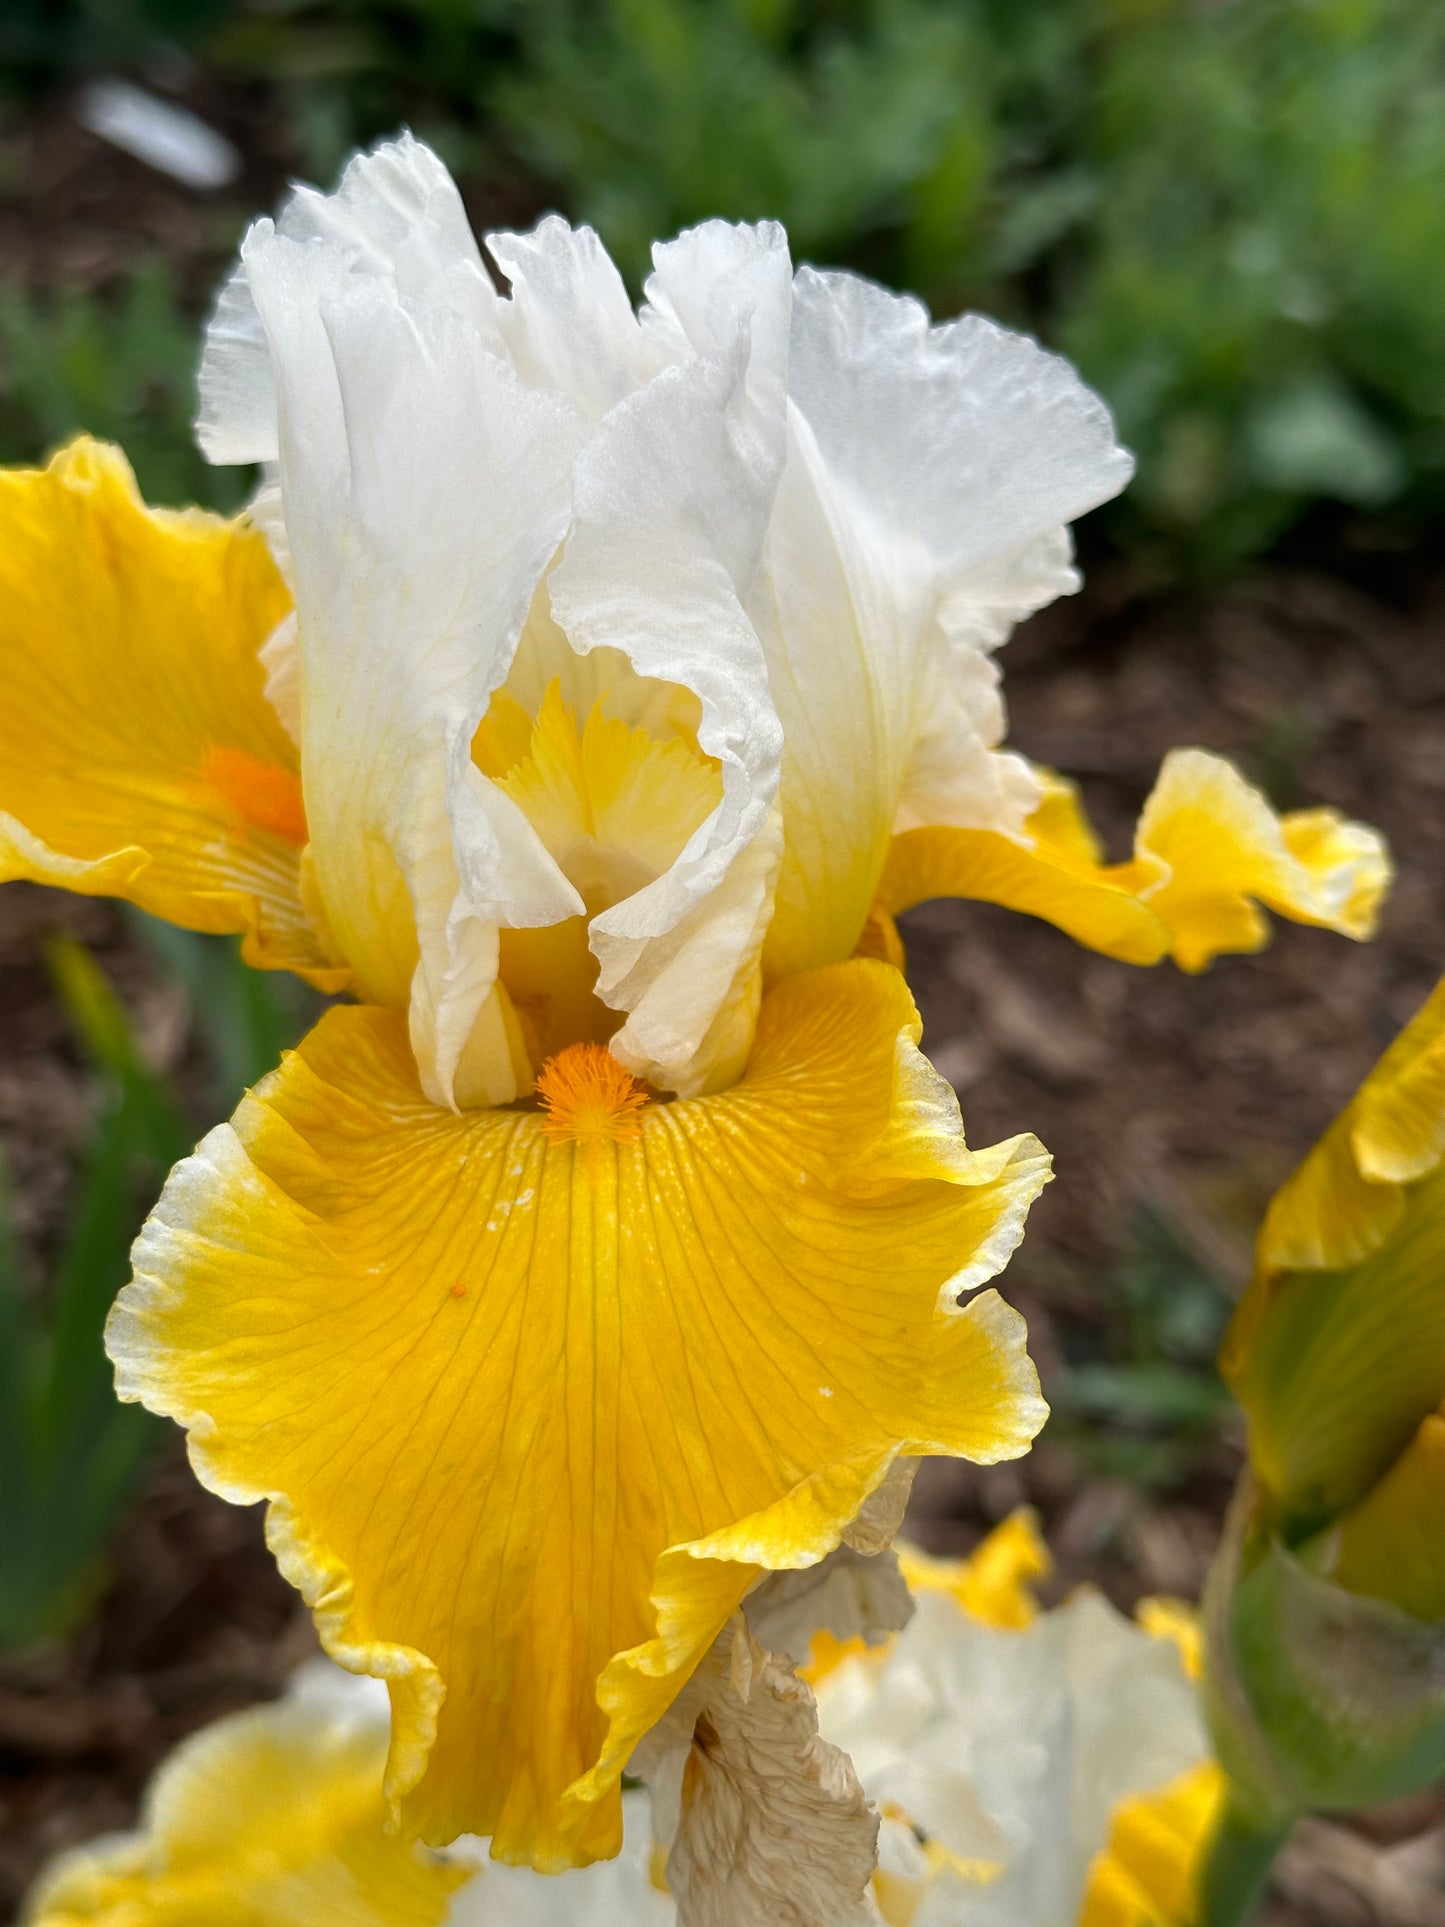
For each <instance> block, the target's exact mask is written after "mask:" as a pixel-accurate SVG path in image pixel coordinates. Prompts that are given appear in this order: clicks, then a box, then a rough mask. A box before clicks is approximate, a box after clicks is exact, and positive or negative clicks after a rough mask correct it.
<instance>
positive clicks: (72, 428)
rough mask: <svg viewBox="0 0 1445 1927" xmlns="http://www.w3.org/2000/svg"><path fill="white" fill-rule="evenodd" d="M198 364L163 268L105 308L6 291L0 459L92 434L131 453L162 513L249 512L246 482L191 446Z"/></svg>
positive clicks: (192, 321) (189, 322)
mask: <svg viewBox="0 0 1445 1927" xmlns="http://www.w3.org/2000/svg"><path fill="white" fill-rule="evenodd" d="M198 353H199V343H198V333H197V322H196V318H195V317H194V316H193V315H190V314H187V313H185V312H184V311H183V309H182V307H181V305H180V303H179V302H178V300H177V297H176V288H175V281H174V278H173V276H172V275H171V273H170V271H169V270H168V268H167V267H166V265H165V263H164V262H159V261H152V262H148V263H142V264H141V265H140V266H138V267H136V268H134V269H133V270H132V271H131V273H130V274H129V275H128V276H127V278H126V279H125V280H124V281H123V282H122V283H121V284H120V286H119V287H116V288H111V289H107V290H106V291H105V292H104V293H103V294H102V295H99V296H96V295H92V294H89V293H87V292H84V291H82V290H79V289H61V290H52V291H48V292H36V291H33V290H31V289H27V288H23V287H19V286H16V285H15V284H14V283H10V284H4V283H0V457H3V459H5V460H7V461H16V462H23V461H35V460H36V459H37V458H38V457H39V456H41V455H42V454H44V453H45V452H47V451H48V450H50V449H52V448H54V447H56V446H57V445H58V444H59V443H61V442H64V441H68V440H69V438H70V437H71V436H72V435H74V434H75V433H76V432H77V431H78V430H80V429H85V430H87V431H88V432H89V433H90V434H92V435H98V436H100V437H102V439H104V440H106V441H113V442H119V443H120V445H121V446H122V447H123V448H124V449H125V451H126V453H127V455H129V457H130V459H131V462H132V464H133V465H134V467H135V471H136V474H137V476H138V477H139V480H140V484H141V489H142V491H143V493H144V494H145V495H146V496H147V497H148V499H150V500H151V501H154V502H168V503H173V504H176V505H180V504H183V503H186V502H200V503H202V504H204V505H205V506H206V507H208V508H215V509H222V510H227V511H231V510H234V509H237V508H239V507H240V505H241V503H242V501H243V500H244V499H245V495H246V488H247V477H246V475H245V474H243V473H241V472H239V471H237V470H236V469H229V468H212V467H211V466H210V465H209V463H207V462H206V461H205V460H203V458H202V456H201V453H200V450H199V449H198V448H197V447H196V446H195V443H194V442H193V440H192V437H191V418H192V416H193V414H194V413H195V367H196V361H197V357H198Z"/></svg>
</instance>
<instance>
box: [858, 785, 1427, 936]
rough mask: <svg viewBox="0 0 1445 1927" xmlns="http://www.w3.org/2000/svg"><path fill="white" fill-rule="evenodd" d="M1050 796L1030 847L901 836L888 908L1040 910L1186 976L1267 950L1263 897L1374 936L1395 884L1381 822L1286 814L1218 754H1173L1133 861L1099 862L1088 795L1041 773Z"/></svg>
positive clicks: (980, 833)
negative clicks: (971, 903)
mask: <svg viewBox="0 0 1445 1927" xmlns="http://www.w3.org/2000/svg"><path fill="white" fill-rule="evenodd" d="M1036 773H1037V775H1038V776H1039V779H1040V781H1041V782H1042V784H1043V786H1044V795H1043V800H1042V801H1041V802H1040V804H1039V806H1038V808H1037V809H1036V810H1035V811H1034V813H1033V815H1032V816H1031V817H1030V818H1029V820H1028V823H1027V824H1026V826H1025V828H1026V831H1027V834H1028V836H1029V838H1030V839H1031V841H1030V844H1029V845H1027V846H1025V845H1024V844H1022V843H1018V842H1015V841H1014V840H1013V839H1012V838H1010V837H1006V836H1002V835H1000V834H999V833H998V832H996V831H993V830H964V829H952V828H931V829H920V830H907V831H905V832H904V833H903V834H902V835H900V836H895V837H894V839H893V842H892V844H891V846H890V848H889V852H888V858H887V862H886V863H885V865H884V870H883V877H882V881H881V883H880V885H879V891H878V909H879V910H881V911H884V912H887V913H888V914H890V915H894V916H896V915H898V914H899V913H900V912H902V911H904V910H907V909H910V908H911V907H912V906H913V905H914V904H916V903H922V902H924V901H926V900H927V899H928V898H929V897H939V896H956V897H971V898H974V899H976V900H978V901H981V902H985V903H1000V904H1003V905H1005V906H1006V907H1007V908H1009V909H1012V910H1021V911H1025V912H1027V913H1028V914H1029V915H1031V916H1036V917H1042V918H1044V919H1045V920H1046V921H1047V922H1049V923H1053V924H1056V925H1057V926H1058V927H1059V929H1061V930H1064V931H1067V932H1068V934H1069V935H1070V936H1071V937H1073V938H1075V939H1076V941H1077V942H1079V943H1082V944H1086V945H1087V946H1088V947H1089V948H1090V949H1092V950H1100V951H1103V952H1104V954H1105V955H1106V956H1111V957H1118V958H1119V959H1121V961H1123V962H1125V963H1137V964H1152V963H1157V962H1159V960H1160V959H1161V958H1163V957H1166V956H1172V957H1173V959H1174V961H1175V962H1176V963H1177V964H1179V966H1180V967H1181V968H1182V969H1184V970H1191V971H1197V970H1202V969H1203V968H1204V967H1205V965H1206V964H1208V963H1209V962H1210V961H1211V960H1212V959H1213V958H1214V957H1217V956H1220V955H1223V954H1225V953H1227V952H1233V951H1252V950H1258V949H1260V948H1261V947H1262V945H1263V944H1264V943H1265V942H1266V941H1267V939H1268V935H1269V928H1268V925H1267V923H1266V921H1265V919H1264V917H1263V916H1262V914H1261V912H1260V910H1259V907H1258V905H1259V904H1265V905H1267V906H1268V907H1269V908H1270V909H1272V910H1275V911H1276V912H1278V914H1279V915H1281V916H1286V917H1290V918H1292V919H1294V921H1296V922H1298V923H1316V924H1323V925H1325V926H1326V927H1328V928H1329V929H1332V930H1339V931H1341V932H1343V933H1344V934H1345V935H1347V936H1351V937H1367V936H1369V935H1370V934H1371V932H1372V931H1373V929H1374V923H1375V916H1376V913H1377V910H1378V907H1379V903H1380V899H1381V897H1382V896H1383V893H1384V890H1385V887H1386V885H1387V883H1388V881H1389V875H1390V869H1389V861H1388V858H1387V856H1386V854H1385V850H1384V845H1383V844H1382V843H1381V841H1380V838H1379V837H1378V836H1377V835H1376V833H1375V832H1374V831H1373V830H1370V829H1367V828H1366V827H1365V826H1364V825H1362V824H1358V823H1349V822H1346V821H1344V820H1343V819H1342V818H1341V817H1339V816H1337V815H1336V814H1335V813H1334V812H1333V811H1331V810H1308V811H1301V812H1299V813H1297V814H1295V815H1291V816H1284V817H1277V816H1276V815H1275V814H1274V812H1273V811H1272V810H1271V809H1270V807H1269V805H1268V803H1267V802H1266V801H1265V799H1264V798H1263V797H1262V796H1261V795H1260V794H1259V792H1258V791H1257V790H1254V789H1251V788H1250V786H1249V784H1248V783H1246V782H1245V780H1244V778H1243V777H1242V776H1241V775H1240V774H1239V772H1238V771H1237V770H1236V769H1235V768H1234V767H1233V765H1232V764H1230V763H1227V762H1225V761H1224V759H1223V758H1222V757H1218V756H1211V755H1208V754H1207V753H1206V752H1205V751H1203V750H1197V749H1187V750H1175V751H1173V752H1172V753H1171V754H1170V755H1169V756H1167V757H1166V758H1165V760H1164V764H1163V767H1162V769H1161V770H1160V772H1159V780H1158V782H1157V783H1156V784H1155V786H1154V789H1153V792H1152V793H1151V795H1150V796H1149V798H1148V800H1147V802H1146V803H1145V805H1144V810H1143V813H1142V815H1141V816H1140V819H1139V826H1138V830H1137V832H1136V834H1135V838H1134V855H1133V857H1132V859H1131V860H1130V861H1129V862H1127V863H1116V864H1107V863H1104V862H1103V861H1102V860H1101V852H1100V849H1099V844H1098V840H1097V838H1096V837H1095V835H1094V833H1093V831H1092V829H1091V828H1090V827H1089V824H1088V822H1087V819H1086V818H1085V816H1084V814H1083V808H1082V805H1081V803H1080V801H1079V797H1078V792H1077V791H1076V790H1075V788H1074V786H1073V785H1072V784H1071V783H1069V782H1067V781H1065V779H1064V778H1062V777H1059V776H1056V775H1054V774H1053V773H1052V772H1050V771H1045V770H1040V771H1038V772H1036Z"/></svg>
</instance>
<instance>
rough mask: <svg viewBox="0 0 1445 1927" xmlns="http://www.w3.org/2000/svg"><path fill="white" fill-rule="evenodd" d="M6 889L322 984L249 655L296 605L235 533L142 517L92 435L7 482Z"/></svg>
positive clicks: (162, 513) (276, 756) (302, 817)
mask: <svg viewBox="0 0 1445 1927" xmlns="http://www.w3.org/2000/svg"><path fill="white" fill-rule="evenodd" d="M0 528H3V536H4V539H3V542H0V607H3V613H0V663H3V668H4V672H5V679H6V699H5V707H4V718H3V722H0V878H14V877H29V878H31V879H33V880H34V881H36V882H39V883H54V884H59V885H61V886H62V887H63V888H65V889H67V890H78V891H80V892H82V893H84V894H86V895H89V896H118V897H126V898H128V899H129V900H130V901H131V902H132V903H137V904H139V905H140V906H141V908H142V909H144V910H149V911H151V912H153V913H154V914H155V915H156V916H160V917H165V918H167V919H168V920H169V921H170V922H172V923H179V924H184V925H186V926H187V927H188V928H190V929H193V930H207V931H239V932H241V933H243V936H244V948H245V955H246V958H247V960H248V961H249V962H251V963H254V964H260V965H269V966H276V967H283V966H284V967H285V968H287V969H291V970H295V971H298V972H299V973H300V974H301V975H303V976H306V977H309V978H310V979H311V980H312V981H313V982H315V983H318V984H320V985H321V986H323V987H325V988H330V989H334V988H338V987H340V985H341V984H342V983H344V982H345V981H346V977H347V972H346V971H345V969H344V968H341V967H339V966H338V964H337V961H336V959H335V958H333V957H331V956H328V955H327V954H326V952H325V951H324V949H323V948H322V946H321V944H320V943H319V941H318V939H317V937H316V935H315V934H314V932H313V930H312V927H311V925H310V923H309V921H308V919H307V916H306V913H305V911H304V910H303V908H302V898H301V859H302V851H303V848H304V847H305V844H306V840H307V826H306V814H305V810H304V808H303V805H302V798H301V782H300V777H299V775H298V772H297V762H296V750H295V746H294V745H293V744H292V742H291V740H290V738H289V737H288V736H287V734H286V732H285V730H284V729H283V728H282V727H281V724H280V723H279V721H278V720H277V717H276V715H275V712H274V711H273V710H272V709H271V707H270V705H269V704H268V702H267V700H266V697H265V693H264V677H263V672H262V669H261V665H260V662H259V659H258V651H259V650H260V648H261V645H262V644H263V643H264V642H265V640H266V638H267V636H268V635H269V634H270V632H271V631H272V629H273V628H274V627H275V626H276V624H277V623H278V622H279V621H280V620H281V619H282V617H284V616H285V614H286V611H287V609H288V607H289V603H290V598H289V596H288V594H287V591H286V586H285V584H284V583H283V582H282V580H281V578H280V576H279V575H278V574H277V572H276V569H275V566H274V564H273V563H272V561H271V558H270V555H269V554H268V552H267V549H266V544H265V542H264V540H263V539H262V537H261V536H260V535H259V534H258V533H257V532H256V530H255V529H253V528H251V527H250V526H249V525H248V524H247V523H246V522H245V521H238V522H225V521H222V520H221V519H220V518H218V517H216V516H212V515H206V514H203V513H201V512H200V511H199V510H190V511H188V512H186V513H173V512H170V511H167V510H161V509H148V508H147V507H146V506H145V505H144V503H143V502H142V501H141V499H140V496H139V494H138V493H137V491H136V486H135V480H134V477H133V476H132V474H131V471H130V467H129V465H128V464H127V462H126V460H125V458H124V456H122V455H121V454H120V453H119V451H118V450H116V449H113V448H107V447H105V446H103V445H102V444H100V443H98V442H92V441H89V440H86V439H84V438H82V439H80V440H77V441H75V442H72V443H71V444H70V446H69V447H68V448H65V449H63V450H62V451H61V452H60V454H58V455H57V456H56V457H55V458H54V460H53V461H52V462H51V463H50V465H49V467H48V468H43V469H13V470H9V471H6V472H5V473H3V474H0Z"/></svg>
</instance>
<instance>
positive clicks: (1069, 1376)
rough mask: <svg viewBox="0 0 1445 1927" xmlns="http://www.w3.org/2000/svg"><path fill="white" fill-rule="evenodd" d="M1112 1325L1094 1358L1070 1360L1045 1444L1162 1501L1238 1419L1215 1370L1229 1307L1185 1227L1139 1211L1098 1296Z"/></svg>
mask: <svg viewBox="0 0 1445 1927" xmlns="http://www.w3.org/2000/svg"><path fill="white" fill-rule="evenodd" d="M1091 1296H1092V1297H1093V1298H1094V1300H1095V1302H1096V1303H1097V1304H1098V1306H1099V1307H1100V1308H1101V1309H1102V1311H1103V1313H1104V1317H1105V1321H1106V1322H1105V1324H1104V1326H1103V1328H1102V1330H1100V1329H1099V1328H1097V1327H1096V1328H1095V1329H1094V1332H1093V1338H1094V1345H1095V1348H1096V1355H1091V1356H1090V1357H1088V1358H1079V1359H1077V1360H1074V1361H1071V1362H1070V1364H1069V1365H1068V1367H1067V1369H1066V1371H1065V1373H1064V1376H1063V1379H1062V1381H1061V1382H1060V1383H1059V1384H1056V1385H1054V1386H1052V1387H1051V1388H1050V1397H1051V1400H1052V1402H1053V1406H1054V1417H1053V1420H1052V1421H1051V1423H1050V1427H1049V1436H1050V1437H1051V1438H1052V1439H1053V1440H1054V1441H1055V1443H1058V1444H1065V1445H1067V1446H1069V1447H1070V1448H1071V1449H1072V1450H1073V1452H1074V1453H1075V1454H1076V1455H1077V1456H1078V1457H1079V1459H1080V1460H1081V1461H1082V1462H1083V1464H1084V1465H1085V1466H1086V1467H1087V1468H1088V1470H1089V1471H1090V1472H1091V1473H1093V1474H1095V1475H1097V1476H1102V1477H1107V1478H1123V1479H1127V1480H1129V1481H1130V1482H1131V1483H1132V1484H1135V1485H1142V1486H1145V1487H1148V1488H1150V1489H1153V1490H1156V1491H1168V1490H1170V1489H1174V1488H1177V1487H1179V1486H1182V1485H1184V1484H1186V1483H1187V1482H1188V1480H1189V1479H1190V1477H1191V1476H1192V1475H1193V1474H1194V1473H1195V1472H1196V1471H1197V1470H1199V1469H1200V1468H1201V1467H1202V1466H1204V1465H1206V1464H1207V1463H1208V1462H1209V1460H1210V1458H1211V1457H1212V1455H1213V1453H1214V1449H1215V1447H1216V1445H1217V1443H1218V1441H1219V1439H1220V1437H1221V1435H1222V1433H1223V1432H1224V1430H1225V1429H1226V1428H1227V1427H1229V1426H1230V1425H1231V1424H1232V1423H1233V1422H1234V1418H1235V1408H1234V1404H1233V1401H1232V1399H1231V1397H1230V1395H1229V1392H1228V1390H1227V1388H1226V1386H1225V1384H1224V1381H1223V1380H1222V1379H1221V1378H1220V1376H1219V1373H1218V1370H1217V1369H1216V1366H1215V1359H1216V1357H1217V1355H1218V1352H1219V1344H1220V1340H1221V1339H1222V1337H1223V1336H1224V1327H1225V1325H1226V1324H1227V1323H1228V1321H1229V1315H1230V1312H1231V1310H1232V1308H1233V1303H1232V1300H1231V1298H1230V1296H1229V1294H1228V1293H1227V1292H1226V1291H1225V1290H1224V1288H1223V1287H1222V1285H1221V1284H1220V1281H1219V1280H1218V1278H1216V1277H1215V1275H1214V1274H1213V1272H1212V1271H1211V1270H1210V1269H1209V1268H1208V1266H1207V1265H1205V1264H1204V1263H1203V1262H1202V1261H1201V1259H1200V1257H1199V1254H1198V1252H1197V1251H1196V1250H1195V1249H1194V1247H1193V1245H1192V1244H1191V1242H1190V1241H1189V1239H1188V1238H1187V1237H1186V1236H1185V1234H1184V1232H1183V1231H1182V1230H1181V1228H1180V1227H1179V1226H1178V1225H1177V1224H1176V1223H1175V1222H1174V1221H1173V1220H1172V1219H1171V1218H1170V1217H1168V1216H1167V1215H1166V1214H1165V1213H1164V1212H1162V1211H1160V1210H1159V1209H1158V1208H1157V1207H1155V1206H1152V1205H1148V1204H1139V1205H1137V1206H1136V1207H1135V1209H1134V1211H1133V1213H1132V1215H1131V1217H1130V1220H1129V1222H1128V1224H1127V1225H1126V1227H1125V1231H1124V1237H1123V1239H1122V1243H1121V1250H1120V1255H1119V1259H1118V1262H1117V1264H1116V1265H1115V1266H1114V1269H1113V1271H1112V1273H1111V1275H1110V1276H1109V1278H1108V1279H1107V1280H1106V1282H1105V1287H1104V1289H1103V1290H1102V1292H1098V1293H1095V1294H1091Z"/></svg>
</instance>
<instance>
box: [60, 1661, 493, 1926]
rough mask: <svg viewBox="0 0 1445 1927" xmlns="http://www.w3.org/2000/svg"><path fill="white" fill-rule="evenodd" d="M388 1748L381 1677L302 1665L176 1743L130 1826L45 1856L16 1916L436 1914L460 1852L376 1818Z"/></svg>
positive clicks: (180, 1919)
mask: <svg viewBox="0 0 1445 1927" xmlns="http://www.w3.org/2000/svg"><path fill="white" fill-rule="evenodd" d="M378 1700H380V1704H379V1705H378ZM385 1759H386V1704H385V1699H384V1697H383V1696H381V1695H380V1694H379V1691H378V1689H376V1688H375V1687H373V1686H372V1684H371V1682H370V1681H353V1680H350V1679H348V1678H347V1677H346V1675H345V1674H339V1673H337V1672H336V1671H335V1670H334V1668H332V1667H330V1666H327V1665H325V1664H324V1662H317V1663H316V1664H315V1665H314V1666H312V1667H307V1668H303V1670H302V1672H301V1673H300V1674H298V1676H297V1678H296V1680H295V1681H294V1682H293V1684H292V1688H291V1690H290V1692H289V1693H288V1694H287V1696H286V1698H285V1699H284V1700H279V1701H277V1702H275V1703H274V1704H272V1705H264V1706H257V1707H252V1708H251V1709H250V1710H248V1711H247V1712H244V1713H233V1714H231V1715H230V1716H229V1717H228V1718H226V1719H221V1720H217V1721H216V1722H215V1723H214V1725H212V1726H209V1727H206V1728H205V1729H204V1730H203V1731H201V1732H199V1733H195V1734H192V1736H191V1737H190V1738H189V1739H188V1740H186V1741H184V1742H183V1743H182V1744H181V1745H180V1746H179V1747H177V1749H176V1751H175V1752H174V1753H173V1754H172V1755H171V1757H170V1758H169V1759H168V1760H167V1761H165V1763H164V1764H163V1765H162V1767H161V1768H160V1770H159V1772H158V1773H157V1774H156V1776H155V1778H154V1780H153V1781H152V1782H151V1785H150V1787H149V1788H148V1789H147V1792H146V1798H145V1803H144V1808H143V1811H142V1815H141V1824H140V1829H139V1831H138V1832H136V1833H130V1834H111V1835H106V1836H104V1837H103V1838H101V1839H99V1840H96V1841H92V1842H91V1843H90V1844H89V1845H87V1846H84V1847H79V1848H76V1849H74V1850H73V1851H71V1852H70V1853H66V1854H62V1855H61V1856H60V1858H59V1859H58V1860H56V1861H55V1862H54V1863H53V1864H52V1865H51V1866H50V1867H48V1868H47V1869H46V1871H45V1872H44V1873H43V1874H42V1875H41V1877H40V1879H39V1880H38V1881H37V1883H36V1885H35V1887H34V1889H33V1891H32V1892H31V1894H30V1897H29V1899H28V1901H27V1903H26V1907H25V1911H24V1914H23V1919H24V1921H25V1922H26V1927H82V1924H83V1923H92V1922H93V1923H96V1924H97V1927H440V1923H441V1922H442V1921H444V1920H446V1919H447V1916H448V1908H449V1904H450V1898H451V1896H452V1895H453V1894H454V1893H455V1892H456V1890H457V1889H458V1888H459V1887H461V1886H462V1885H463V1884H464V1883H465V1882H466V1881H467V1880H468V1879H470V1878H471V1875H472V1871H473V1868H472V1864H471V1863H470V1862H468V1861H466V1860H462V1859H458V1860H451V1861H447V1860H442V1859H440V1858H438V1857H437V1856H436V1855H433V1854H428V1853H426V1852H425V1851H424V1850H423V1849H421V1848H419V1847H418V1846H417V1845H416V1843H415V1842H414V1841H411V1840H406V1839H403V1838H401V1837H400V1836H399V1835H397V1834H395V1833H389V1832H388V1831H387V1830H386V1827H385V1824H384V1821H385V1806H384V1803H383V1800H382V1796H381V1773H382V1767H383V1764H384V1762H385Z"/></svg>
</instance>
